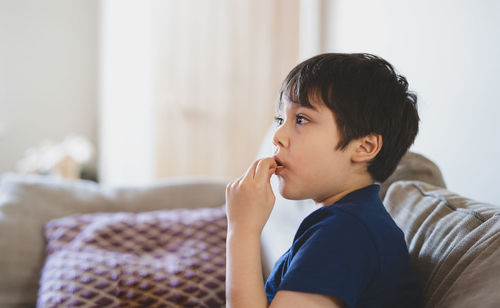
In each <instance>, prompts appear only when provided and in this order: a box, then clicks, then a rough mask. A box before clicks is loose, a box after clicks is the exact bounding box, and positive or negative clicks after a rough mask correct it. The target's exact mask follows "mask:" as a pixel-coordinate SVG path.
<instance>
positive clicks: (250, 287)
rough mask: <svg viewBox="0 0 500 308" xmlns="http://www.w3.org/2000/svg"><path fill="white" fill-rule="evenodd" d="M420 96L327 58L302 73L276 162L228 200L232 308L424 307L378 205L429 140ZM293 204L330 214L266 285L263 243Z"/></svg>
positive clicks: (373, 70)
mask: <svg viewBox="0 0 500 308" xmlns="http://www.w3.org/2000/svg"><path fill="white" fill-rule="evenodd" d="M416 102H417V98H416V95H415V94H412V93H409V92H408V83H407V81H406V79H405V78H404V77H403V76H400V75H398V74H396V72H395V71H394V69H393V67H392V66H391V65H390V64H389V63H388V62H386V61H385V60H383V59H381V58H378V57H376V56H373V55H370V54H322V55H318V56H316V57H313V58H311V59H309V60H306V61H305V62H303V63H301V64H299V65H297V66H296V67H295V68H294V69H293V70H292V71H291V72H290V73H289V74H288V76H287V77H286V79H285V81H284V82H283V84H282V87H281V90H280V95H279V100H278V116H277V117H276V121H277V129H276V132H275V134H274V137H273V143H274V145H275V146H276V153H275V154H276V155H275V156H274V157H270V158H264V159H260V160H257V161H255V162H254V163H253V164H252V166H250V168H249V169H248V170H247V172H246V174H245V175H243V176H242V177H240V178H239V179H237V180H236V181H234V182H233V183H231V184H229V185H228V186H227V189H226V204H227V216H228V233H227V264H226V269H227V272H226V297H227V304H228V306H230V307H266V306H268V305H270V306H271V307H350V308H351V307H418V306H419V305H420V301H421V299H420V287H419V281H418V278H417V276H416V274H415V273H414V272H413V270H412V268H411V264H410V259H409V255H408V248H407V246H406V243H405V239H404V234H403V233H402V231H401V230H400V229H399V228H398V227H397V226H396V224H395V223H394V221H393V220H392V218H391V216H390V215H389V214H388V213H387V211H386V210H385V208H384V206H383V204H382V202H381V200H380V198H379V190H380V186H379V184H377V183H375V182H383V181H385V180H386V179H387V178H388V177H389V175H390V174H391V173H392V172H393V171H394V170H395V168H396V165H397V164H398V162H399V160H400V159H401V157H402V156H403V155H404V153H405V152H406V151H407V150H408V148H409V147H410V145H411V144H412V143H413V141H414V139H415V136H416V135H417V132H418V122H419V116H418V113H417V108H416ZM273 174H275V175H276V176H277V177H278V181H279V192H280V194H281V195H282V196H283V197H285V198H287V199H295V200H297V199H313V200H314V201H315V202H316V203H317V204H318V205H319V206H320V208H319V209H317V210H316V211H314V212H313V213H311V214H310V215H309V216H307V217H306V218H305V219H304V221H303V222H302V223H301V225H300V227H299V229H298V231H297V233H296V235H295V238H294V241H293V243H292V246H291V247H290V249H289V250H288V251H287V252H286V253H285V254H284V255H283V256H282V257H281V258H280V259H279V260H278V261H277V262H276V264H275V265H274V268H273V270H272V271H271V274H270V276H269V278H268V280H267V282H266V284H265V285H264V282H263V279H262V270H261V259H260V234H261V231H262V228H263V227H264V224H265V223H266V221H267V219H268V218H269V215H270V213H271V210H272V208H273V205H274V201H275V196H274V194H273V192H272V189H271V185H270V178H271V176H272V175H273Z"/></svg>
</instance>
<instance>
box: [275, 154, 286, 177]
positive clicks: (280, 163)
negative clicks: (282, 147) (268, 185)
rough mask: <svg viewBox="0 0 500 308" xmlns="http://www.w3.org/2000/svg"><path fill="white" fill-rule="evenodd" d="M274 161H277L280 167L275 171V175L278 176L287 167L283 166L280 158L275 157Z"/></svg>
mask: <svg viewBox="0 0 500 308" xmlns="http://www.w3.org/2000/svg"><path fill="white" fill-rule="evenodd" d="M273 158H274V161H276V164H277V165H278V167H277V168H276V170H275V172H274V173H275V174H278V173H279V172H280V171H282V170H283V169H284V168H285V166H284V165H283V163H282V162H281V161H280V160H279V158H278V157H277V156H274V157H273Z"/></svg>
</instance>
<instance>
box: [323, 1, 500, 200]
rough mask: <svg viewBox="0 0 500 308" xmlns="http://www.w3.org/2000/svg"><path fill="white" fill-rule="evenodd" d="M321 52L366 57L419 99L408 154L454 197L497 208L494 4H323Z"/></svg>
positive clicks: (499, 40) (499, 146)
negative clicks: (393, 72)
mask: <svg viewBox="0 0 500 308" xmlns="http://www.w3.org/2000/svg"><path fill="white" fill-rule="evenodd" d="M326 6H327V18H326V19H325V23H324V27H325V32H326V34H325V37H326V50H328V51H341V52H370V53H374V54H377V55H380V56H382V57H383V58H385V59H387V60H388V61H389V62H391V63H392V64H393V65H394V66H395V67H396V69H397V70H398V71H399V72H400V73H402V74H403V75H405V76H406V77H407V79H408V81H409V84H410V87H411V89H413V90H414V91H416V92H417V94H418V95H419V112H420V115H421V128H420V133H419V135H418V136H417V139H416V142H415V144H414V146H413V147H412V148H411V150H413V151H415V152H418V153H422V154H424V155H426V156H427V157H429V158H431V159H432V160H433V161H435V162H436V163H437V164H438V165H439V167H440V168H441V171H442V172H443V175H444V178H445V181H446V184H447V185H448V188H449V189H450V190H452V191H455V192H459V193H460V194H462V195H464V196H467V197H471V198H474V199H477V200H480V201H485V202H490V203H495V204H500V196H499V194H498V193H497V191H496V189H498V188H497V185H498V174H499V172H500V160H499V159H498V158H499V157H500V138H499V132H500V129H499V128H498V127H497V124H498V117H499V115H500V92H499V91H498V86H499V84H500V76H499V75H498V72H499V71H500V60H499V58H498V57H499V55H500V36H499V35H498V29H500V1H495V0H480V1H472V0H456V1H431V0H421V1H400V0H380V1H368V0H366V1H361V0H335V1H326Z"/></svg>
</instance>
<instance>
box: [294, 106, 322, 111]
mask: <svg viewBox="0 0 500 308" xmlns="http://www.w3.org/2000/svg"><path fill="white" fill-rule="evenodd" d="M299 108H305V109H309V110H312V111H315V112H319V111H318V108H316V107H314V106H313V105H310V106H302V105H300V107H299Z"/></svg>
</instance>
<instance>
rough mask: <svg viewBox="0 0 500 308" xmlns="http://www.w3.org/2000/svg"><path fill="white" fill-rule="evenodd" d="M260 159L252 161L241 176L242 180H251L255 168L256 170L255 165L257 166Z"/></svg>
mask: <svg viewBox="0 0 500 308" xmlns="http://www.w3.org/2000/svg"><path fill="white" fill-rule="evenodd" d="M259 161H260V159H258V160H256V161H254V162H253V163H252V165H250V167H248V170H247V172H246V173H245V175H244V176H243V180H245V179H250V180H251V179H253V178H254V176H255V168H257V165H258V164H259Z"/></svg>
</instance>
